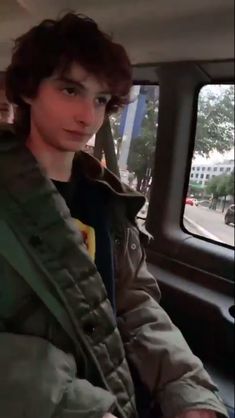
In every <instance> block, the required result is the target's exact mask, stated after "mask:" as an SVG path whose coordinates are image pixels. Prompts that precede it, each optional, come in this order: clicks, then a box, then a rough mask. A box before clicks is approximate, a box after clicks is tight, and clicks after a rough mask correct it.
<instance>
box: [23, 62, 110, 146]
mask: <svg viewBox="0 0 235 418" xmlns="http://www.w3.org/2000/svg"><path fill="white" fill-rule="evenodd" d="M110 98H111V94H110V93H109V92H108V88H107V85H106V84H104V83H102V82H100V81H99V80H97V79H96V78H95V77H94V76H93V75H91V74H89V73H88V72H87V71H86V70H85V69H84V68H83V67H81V66H80V65H78V64H73V65H72V66H71V68H70V70H69V71H68V72H67V73H66V74H64V75H63V76H59V75H58V74H54V75H53V76H51V77H50V78H47V79H45V80H43V81H42V82H41V84H40V85H39V89H38V93H37V96H36V97H35V98H33V99H27V100H26V99H25V100H26V101H27V103H29V104H30V106H31V131H30V139H31V141H34V138H37V141H38V139H39V140H40V141H43V142H45V143H47V144H48V145H49V146H51V147H54V148H56V149H57V150H61V151H72V152H76V151H79V150H81V149H82V148H83V147H84V145H85V144H86V143H87V141H88V140H89V139H90V138H91V137H92V136H93V135H94V134H95V133H96V132H97V131H98V130H99V128H100V127H101V125H102V123H103V121H104V117H105V111H106V106H107V103H108V101H109V100H110Z"/></svg>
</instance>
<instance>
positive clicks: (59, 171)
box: [26, 136, 75, 182]
mask: <svg viewBox="0 0 235 418" xmlns="http://www.w3.org/2000/svg"><path fill="white" fill-rule="evenodd" d="M26 146H27V148H28V149H29V150H30V151H31V153H32V154H33V155H34V157H35V158H36V160H37V161H38V162H39V164H40V165H41V166H42V168H43V169H44V170H45V172H46V174H47V176H48V178H50V179H52V180H57V181H63V182H65V181H69V180H70V178H71V172H72V164H73V158H74V154H75V153H74V152H66V151H63V150H59V149H56V148H55V147H53V146H51V145H49V144H47V143H46V142H44V141H41V140H40V139H38V140H37V139H36V138H35V137H34V138H32V137H31V136H29V137H28V138H27V140H26Z"/></svg>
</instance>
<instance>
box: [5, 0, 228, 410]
mask: <svg viewBox="0 0 235 418" xmlns="http://www.w3.org/2000/svg"><path fill="white" fill-rule="evenodd" d="M69 10H73V11H76V12H77V13H81V14H84V15H87V16H89V17H91V18H93V19H94V20H96V21H97V23H98V24H99V26H100V27H101V28H102V29H103V30H104V31H106V32H108V33H110V34H112V36H113V38H114V39H115V40H116V41H117V42H120V43H121V44H123V45H124V47H125V48H126V50H127V52H128V54H129V56H130V59H131V62H132V65H133V72H134V84H136V85H139V84H141V85H158V86H159V89H160V98H159V115H158V129H157V132H156V148H155V155H154V168H153V176H152V183H151V190H150V198H149V205H148V211H147V219H146V229H147V230H148V232H149V233H150V234H151V235H152V236H153V239H152V240H150V242H149V243H146V254H147V262H148V267H149V270H150V271H151V272H152V273H153V275H154V276H155V277H156V279H157V281H158V283H159V286H160V289H161V293H162V300H161V304H162V306H163V307H164V309H165V310H166V311H167V312H168V314H169V315H170V317H171V319H172V321H173V322H174V323H175V324H176V325H177V326H178V327H179V328H180V330H181V331H182V333H183V335H184V337H185V339H186V340H187V341H188V343H189V345H190V347H191V349H192V350H193V351H194V353H195V354H196V355H198V356H199V357H200V358H201V360H202V361H203V363H204V365H205V367H206V368H207V370H208V371H209V372H210V374H211V376H212V377H213V379H214V380H215V382H216V383H217V385H218V387H219V389H220V394H221V397H222V398H223V399H224V402H225V404H226V406H227V408H228V411H229V414H230V416H231V417H233V416H234V330H233V327H234V248H232V247H231V246H229V245H226V244H222V243H215V242H213V241H212V240H210V239H209V238H203V239H202V238H199V237H198V236H196V235H194V234H190V233H189V232H188V231H187V230H186V229H185V228H184V225H183V220H182V219H183V211H184V202H185V198H186V193H187V188H188V183H189V175H190V167H191V162H192V157H193V150H194V139H195V129H196V120H197V99H198V94H199V91H200V89H201V87H202V86H204V85H207V84H227V83H228V84H234V1H233V0H197V1H193V0H178V1H177V2H175V1H173V0H158V1H155V0H125V1H124V0H119V1H117V0H115V1H114V0H99V1H95V0H80V1H79V2H77V1H75V0H57V1H53V0H1V2H0V78H1V77H2V78H3V76H4V71H5V69H6V67H7V65H8V64H9V61H10V56H11V50H12V47H13V40H14V39H15V38H16V37H18V36H19V35H20V34H22V33H23V32H25V31H26V30H28V29H29V28H30V27H31V26H33V25H35V24H37V23H39V22H40V21H41V20H42V19H44V18H50V17H51V18H56V17H58V16H60V15H61V14H63V13H64V12H67V11H69ZM42 59H43V57H42ZM102 152H104V154H105V158H106V163H107V167H108V168H109V169H111V170H112V171H113V172H114V173H115V174H117V175H119V167H118V162H117V157H116V152H115V146H114V141H113V138H112V132H111V128H110V124H109V122H108V121H106V123H105V124H104V125H103V127H102V128H101V130H100V131H99V133H98V134H97V136H96V143H95V156H96V157H97V158H99V159H101V157H102Z"/></svg>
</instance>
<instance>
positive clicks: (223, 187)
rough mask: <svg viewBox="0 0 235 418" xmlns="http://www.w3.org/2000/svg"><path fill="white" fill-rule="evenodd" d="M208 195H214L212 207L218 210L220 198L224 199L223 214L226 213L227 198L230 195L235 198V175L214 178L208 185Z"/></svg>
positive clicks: (222, 175)
mask: <svg viewBox="0 0 235 418" xmlns="http://www.w3.org/2000/svg"><path fill="white" fill-rule="evenodd" d="M206 191H207V193H209V194H211V195H212V207H213V209H216V205H217V202H218V198H219V197H223V198H224V199H223V206H222V212H223V211H224V207H225V202H226V198H227V196H228V195H230V196H234V173H232V174H230V175H226V174H221V175H220V176H216V177H213V178H212V179H211V180H210V181H209V182H208V184H207V187H206Z"/></svg>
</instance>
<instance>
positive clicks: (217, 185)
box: [183, 85, 234, 246]
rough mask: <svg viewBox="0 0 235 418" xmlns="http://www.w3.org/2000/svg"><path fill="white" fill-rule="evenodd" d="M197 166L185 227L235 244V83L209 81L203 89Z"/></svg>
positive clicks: (195, 158) (193, 161) (199, 113)
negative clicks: (225, 83)
mask: <svg viewBox="0 0 235 418" xmlns="http://www.w3.org/2000/svg"><path fill="white" fill-rule="evenodd" d="M195 170H196V171H197V172H199V173H197V174H196V175H195V178H192V177H191V175H190V181H189V186H188V191H187V200H186V201H185V202H187V204H185V208H184V219H183V223H184V227H185V228H186V229H187V230H188V231H189V232H191V233H193V234H195V235H197V236H200V237H206V238H209V239H211V240H213V241H216V242H218V243H225V244H228V245H230V246H234V85H207V86H204V87H203V88H202V89H201V91H200V93H199V97H198V111H197V127H196V138H195V147H194V154H193V160H192V167H191V173H192V172H193V171H195ZM203 171H206V172H208V174H205V175H204V174H201V172H203Z"/></svg>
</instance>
